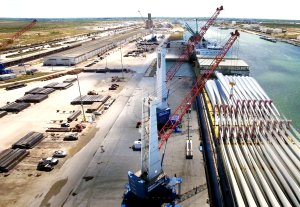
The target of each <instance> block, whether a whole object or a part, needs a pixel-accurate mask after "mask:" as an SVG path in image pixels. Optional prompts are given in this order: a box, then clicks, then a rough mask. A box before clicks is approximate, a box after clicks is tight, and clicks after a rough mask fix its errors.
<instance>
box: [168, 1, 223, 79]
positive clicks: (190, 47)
mask: <svg viewBox="0 0 300 207" xmlns="http://www.w3.org/2000/svg"><path fill="white" fill-rule="evenodd" d="M222 10H223V6H220V7H219V8H217V9H216V11H215V13H214V14H213V15H212V16H211V17H210V18H209V19H208V21H207V22H206V23H205V25H204V26H203V27H202V28H201V30H200V32H199V33H197V34H196V35H194V36H192V37H191V38H190V39H189V41H188V45H187V47H186V48H185V49H184V51H183V53H182V54H181V55H180V57H179V59H178V61H177V62H176V63H174V64H173V65H172V66H171V67H170V69H169V70H168V72H167V75H166V76H167V81H170V80H172V78H173V77H174V76H175V74H176V73H177V71H178V70H179V68H180V67H181V65H182V64H183V62H184V61H185V60H186V59H187V58H189V57H190V55H191V54H192V53H193V52H194V48H195V45H196V44H198V43H199V42H200V41H201V40H202V38H203V37H204V35H205V33H206V31H207V30H208V29H209V27H210V26H211V25H212V24H213V23H214V22H215V21H216V19H217V17H218V15H219V14H220V12H221V11H222Z"/></svg>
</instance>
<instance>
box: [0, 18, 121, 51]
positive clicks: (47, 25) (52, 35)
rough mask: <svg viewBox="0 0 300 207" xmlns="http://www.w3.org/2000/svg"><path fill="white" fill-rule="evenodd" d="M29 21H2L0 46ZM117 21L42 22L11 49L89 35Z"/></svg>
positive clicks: (18, 40)
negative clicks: (98, 28) (97, 28)
mask: <svg viewBox="0 0 300 207" xmlns="http://www.w3.org/2000/svg"><path fill="white" fill-rule="evenodd" d="M30 21H31V20H28V21H26V22H25V21H14V20H2V21H1V20H0V44H1V42H2V41H3V40H4V39H7V38H10V37H11V36H12V35H13V34H15V33H16V32H17V31H19V30H20V29H21V28H22V27H24V26H25V25H27V24H29V23H30ZM114 23H117V21H88V20H86V21H74V20H62V21H60V20H56V21H53V20H52V21H50V20H49V21H40V22H38V23H37V24H36V25H34V26H33V27H32V28H31V29H30V30H29V31H27V32H25V33H24V34H23V35H22V36H21V37H19V38H18V39H16V40H15V41H14V43H13V44H12V45H9V47H12V46H17V45H25V44H32V43H41V42H45V41H51V40H56V39H61V38H64V37H67V36H74V35H80V34H88V33H91V32H95V31H96V30H95V28H96V27H100V26H105V25H107V24H114Z"/></svg>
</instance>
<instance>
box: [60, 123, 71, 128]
mask: <svg viewBox="0 0 300 207" xmlns="http://www.w3.org/2000/svg"><path fill="white" fill-rule="evenodd" d="M60 126H61V127H70V124H69V123H62V124H61V125H60Z"/></svg>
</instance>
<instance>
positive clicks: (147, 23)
mask: <svg viewBox="0 0 300 207" xmlns="http://www.w3.org/2000/svg"><path fill="white" fill-rule="evenodd" d="M146 28H147V29H151V28H153V20H152V19H151V13H148V19H147V20H146Z"/></svg>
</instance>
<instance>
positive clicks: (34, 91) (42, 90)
mask: <svg viewBox="0 0 300 207" xmlns="http://www.w3.org/2000/svg"><path fill="white" fill-rule="evenodd" d="M54 91H55V90H54V89H53V88H34V89H31V90H30V91H26V92H25V95H26V94H47V95H49V94H50V93H53V92H54Z"/></svg>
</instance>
